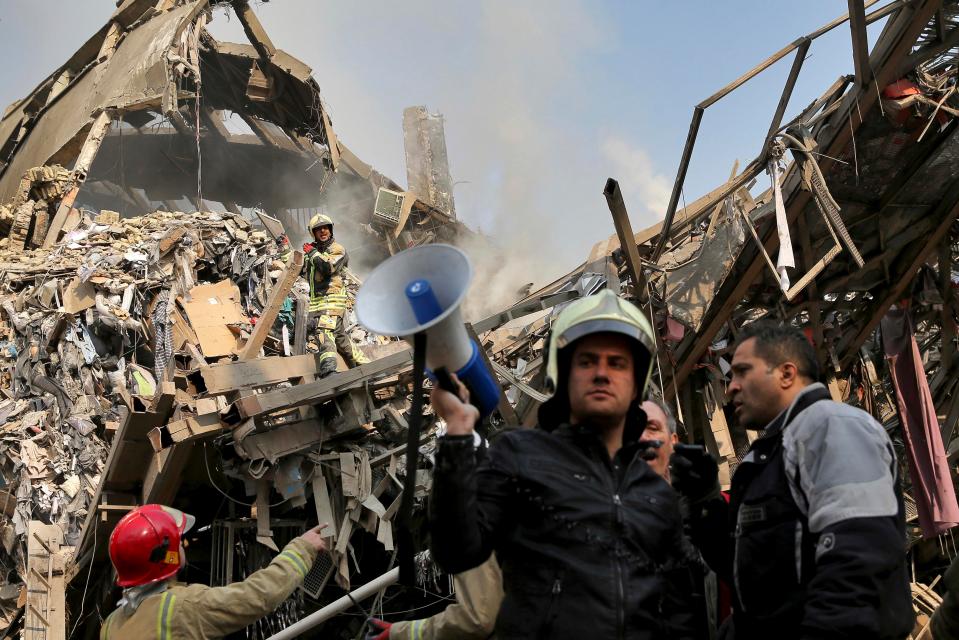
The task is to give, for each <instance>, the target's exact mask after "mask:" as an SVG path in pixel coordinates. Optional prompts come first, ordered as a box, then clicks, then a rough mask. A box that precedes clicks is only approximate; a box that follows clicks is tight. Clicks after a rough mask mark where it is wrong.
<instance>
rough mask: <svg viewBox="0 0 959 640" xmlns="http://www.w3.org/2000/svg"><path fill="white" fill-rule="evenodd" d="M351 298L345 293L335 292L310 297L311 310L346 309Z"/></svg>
mask: <svg viewBox="0 0 959 640" xmlns="http://www.w3.org/2000/svg"><path fill="white" fill-rule="evenodd" d="M349 303H350V299H349V298H347V297H346V295H344V294H339V293H334V294H330V295H321V296H316V297H312V296H311V297H310V306H309V310H310V311H346V309H347V306H348V305H349Z"/></svg>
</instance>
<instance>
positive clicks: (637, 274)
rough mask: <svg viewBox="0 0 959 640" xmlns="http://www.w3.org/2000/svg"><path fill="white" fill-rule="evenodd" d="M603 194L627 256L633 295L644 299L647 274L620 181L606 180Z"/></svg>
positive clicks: (624, 253)
mask: <svg viewBox="0 0 959 640" xmlns="http://www.w3.org/2000/svg"><path fill="white" fill-rule="evenodd" d="M603 195H604V196H606V204H607V206H608V207H609V212H610V214H612V216H613V226H615V227H616V235H617V236H618V237H619V245H620V247H622V249H623V255H625V256H626V267H627V269H628V271H629V277H630V279H631V280H632V281H633V296H634V297H635V298H636V299H637V300H643V299H645V298H646V295H645V294H646V276H645V275H643V263H642V261H641V260H640V259H639V251H637V250H636V243H635V242H633V237H634V235H635V234H633V225H632V224H631V223H630V222H629V214H628V213H627V212H626V203H625V202H624V201H623V192H622V191H621V190H620V188H619V183H618V182H617V181H616V180H613V179H612V178H609V179H608V180H606V187H605V188H604V189H603Z"/></svg>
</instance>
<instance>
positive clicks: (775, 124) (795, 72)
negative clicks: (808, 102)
mask: <svg viewBox="0 0 959 640" xmlns="http://www.w3.org/2000/svg"><path fill="white" fill-rule="evenodd" d="M849 2H855V0H849ZM860 6H862V3H861V2H860ZM811 43H812V41H811V40H810V39H809V38H803V39H802V42H801V44H800V45H799V48H798V49H796V57H795V58H793V66H792V68H791V69H790V70H789V76H788V77H787V78H786V84H785V86H783V92H782V95H780V96H779V104H778V105H777V106H776V113H775V115H773V121H772V122H771V123H770V125H769V131H768V132H767V133H766V143H765V144H764V145H763V150H762V152H760V154H759V157H760V158H764V157H765V156H766V153H767V152H768V151H769V145H770V144H771V143H772V138H773V135H774V134H775V133H776V132H777V131H779V125H780V124H782V121H783V116H784V115H785V114H786V107H787V106H789V98H790V97H792V93H793V89H794V88H795V86H796V79H797V78H798V77H799V72H800V71H801V70H802V65H803V62H804V61H805V60H806V53H807V52H808V51H809V45H810V44H811Z"/></svg>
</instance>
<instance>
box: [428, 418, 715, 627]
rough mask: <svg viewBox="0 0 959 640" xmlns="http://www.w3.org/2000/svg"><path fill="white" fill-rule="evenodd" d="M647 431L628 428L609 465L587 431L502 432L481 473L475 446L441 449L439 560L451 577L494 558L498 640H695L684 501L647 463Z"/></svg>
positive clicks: (454, 444) (434, 509)
mask: <svg viewBox="0 0 959 640" xmlns="http://www.w3.org/2000/svg"><path fill="white" fill-rule="evenodd" d="M639 431H640V430H639V429H638V428H637V427H636V426H632V427H629V426H628V427H627V429H626V433H625V434H624V436H623V442H624V444H623V447H622V449H620V450H619V452H617V454H616V456H615V457H614V458H613V459H610V456H609V452H608V450H607V449H606V446H605V444H603V442H602V440H601V439H600V438H599V436H598V435H597V433H596V430H595V429H593V428H592V427H590V426H588V425H566V424H564V425H555V428H553V429H552V430H550V431H547V430H545V429H543V428H536V429H521V430H515V431H508V432H505V433H503V434H502V435H500V436H498V438H497V439H496V441H494V442H493V444H492V445H491V446H490V448H489V454H488V456H487V457H486V459H485V460H484V461H482V462H479V463H477V461H476V455H475V452H474V446H473V437H472V435H470V436H460V437H456V436H444V437H442V438H440V439H439V449H438V451H437V454H436V467H435V469H434V476H433V477H434V480H433V489H432V491H433V493H432V498H431V502H430V507H431V509H430V525H431V526H430V534H431V535H430V537H431V549H432V551H433V557H434V559H435V560H436V562H437V563H438V564H439V565H440V566H441V567H442V568H443V569H444V570H446V571H448V572H450V573H454V574H455V573H461V572H463V571H466V570H467V569H471V568H473V567H475V566H478V565H479V564H480V563H482V562H483V561H485V560H486V559H487V558H488V557H489V555H490V552H491V551H494V550H495V552H496V559H497V561H498V562H499V563H500V566H501V567H502V568H503V589H504V592H505V597H504V599H503V604H502V607H501V608H500V611H499V615H498V616H497V619H496V627H495V635H496V638H497V640H507V639H512V638H524V639H525V638H550V637H557V638H597V639H598V638H619V639H623V640H653V639H656V640H659V639H667V638H669V639H680V638H683V639H685V638H692V637H695V632H694V630H693V628H692V616H693V615H694V613H693V610H692V603H691V602H690V598H691V596H690V594H691V592H692V591H693V575H694V574H693V571H694V570H695V571H699V572H700V575H701V569H700V566H699V565H696V566H695V568H694V567H693V564H692V563H693V562H694V558H693V557H692V554H691V553H690V551H689V546H688V545H687V544H686V543H685V541H684V539H683V533H682V521H681V518H680V513H679V504H678V499H677V495H676V493H675V492H674V491H673V489H672V487H670V486H669V484H667V483H666V481H665V480H663V478H661V477H660V476H659V475H658V474H657V473H656V472H655V471H653V470H652V468H650V466H649V465H648V464H646V462H645V461H644V460H643V459H642V458H641V457H640V455H639V454H640V446H639V444H638V437H639Z"/></svg>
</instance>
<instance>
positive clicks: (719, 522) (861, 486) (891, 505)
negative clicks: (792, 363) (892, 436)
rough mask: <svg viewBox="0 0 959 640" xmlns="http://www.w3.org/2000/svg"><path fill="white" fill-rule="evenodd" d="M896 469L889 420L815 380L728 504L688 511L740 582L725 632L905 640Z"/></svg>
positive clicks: (703, 546) (739, 476) (907, 605)
mask: <svg viewBox="0 0 959 640" xmlns="http://www.w3.org/2000/svg"><path fill="white" fill-rule="evenodd" d="M897 469H898V467H897V465H896V456H895V452H894V450H893V447H892V443H891V442H890V440H889V436H888V435H887V434H886V432H885V430H884V429H883V428H882V425H880V424H879V423H878V422H876V421H875V420H873V418H872V417H871V416H870V415H869V414H867V413H865V412H864V411H861V410H859V409H856V408H854V407H851V406H849V405H846V404H842V403H839V402H833V401H832V400H831V399H830V396H829V392H828V391H827V390H826V388H825V387H824V386H823V385H821V384H818V383H817V384H812V385H809V386H808V387H806V388H805V389H804V390H803V391H802V392H801V393H800V394H799V395H798V396H797V398H796V399H795V401H794V402H793V403H792V405H791V406H790V407H788V408H787V409H786V410H785V411H783V412H782V413H781V414H780V415H779V416H778V417H777V418H776V419H775V420H773V421H772V422H771V423H770V424H769V425H768V426H767V427H766V429H765V430H764V431H763V435H762V436H761V437H760V438H758V439H757V440H755V441H754V442H753V443H752V445H751V446H750V448H749V452H748V453H747V454H746V456H745V457H744V458H743V460H742V462H741V463H740V464H739V467H738V468H737V469H736V472H735V474H734V475H733V479H732V486H731V489H730V501H729V504H728V506H727V504H726V503H725V502H724V501H723V500H721V499H717V500H712V501H709V502H707V503H705V504H701V505H698V506H697V507H695V508H692V509H691V510H690V519H691V533H692V537H693V542H694V543H695V544H696V545H697V546H698V547H699V548H700V550H701V552H702V554H703V557H704V558H705V559H706V562H707V563H708V564H709V565H710V567H711V568H713V569H714V570H715V571H716V572H717V573H718V574H719V575H720V577H722V578H723V579H724V580H726V581H727V583H728V584H730V585H732V587H733V595H734V597H733V615H732V619H731V621H730V622H729V628H728V629H727V630H726V631H725V635H724V636H722V637H723V638H735V639H736V640H753V639H756V640H758V639H760V638H762V639H767V638H776V639H777V640H792V639H806V638H817V639H821V638H874V639H890V640H891V639H894V638H905V637H906V636H907V635H908V633H909V631H910V630H911V629H912V625H913V613H912V600H911V595H910V590H909V578H908V577H907V576H908V574H907V572H906V561H905V553H904V551H903V550H904V549H905V548H906V536H905V520H904V511H903V503H902V495H901V492H900V490H899V487H898V481H897ZM724 530H725V531H726V532H728V533H727V534H726V535H723V534H722V532H723V531H724Z"/></svg>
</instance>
